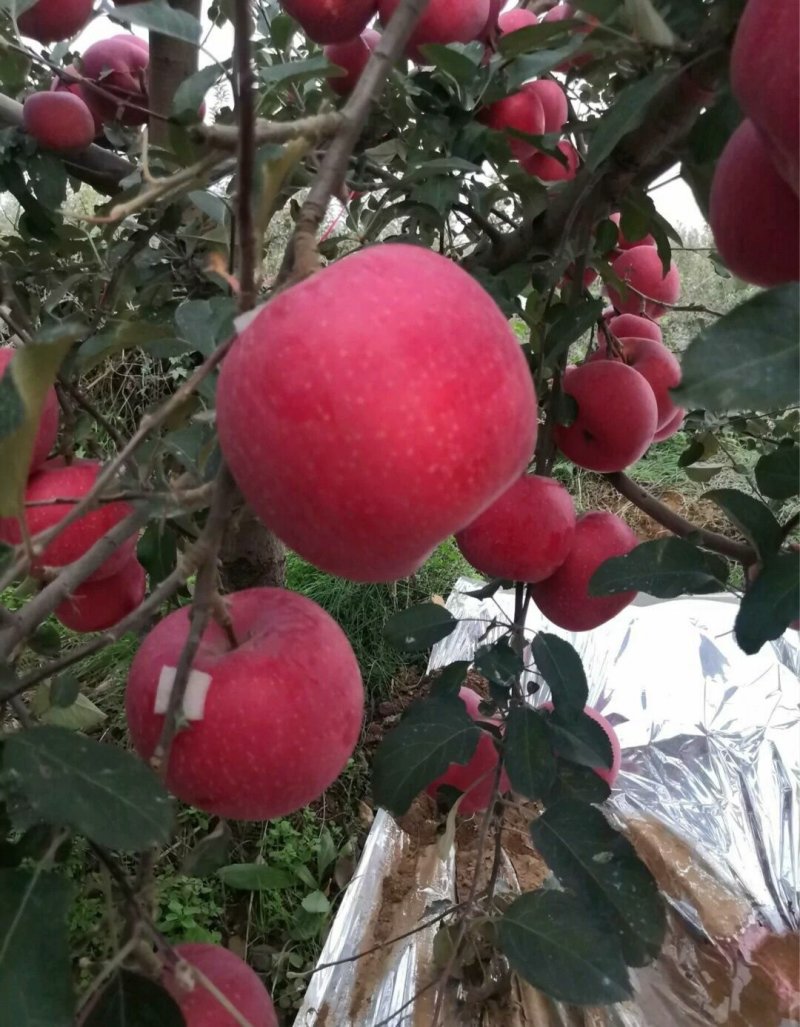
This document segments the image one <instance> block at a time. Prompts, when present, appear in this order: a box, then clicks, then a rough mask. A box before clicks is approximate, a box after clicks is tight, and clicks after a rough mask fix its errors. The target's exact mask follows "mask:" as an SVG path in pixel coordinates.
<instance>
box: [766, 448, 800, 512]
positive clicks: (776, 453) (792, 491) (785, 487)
mask: <svg viewBox="0 0 800 1027" xmlns="http://www.w3.org/2000/svg"><path fill="white" fill-rule="evenodd" d="M756 485H758V487H759V489H760V490H761V492H762V494H763V495H765V496H769V498H770V499H791V498H792V496H796V495H797V493H798V491H800V447H798V446H778V448H777V449H774V450H773V451H772V452H771V453H765V454H764V456H762V457H761V458H760V460H759V461H758V463H757V464H756Z"/></svg>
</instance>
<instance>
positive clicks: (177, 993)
mask: <svg viewBox="0 0 800 1027" xmlns="http://www.w3.org/2000/svg"><path fill="white" fill-rule="evenodd" d="M118 2H119V0H118ZM175 952H176V954H177V955H179V956H180V957H181V959H182V960H183V961H184V962H185V963H188V964H189V966H190V967H195V968H196V969H197V970H199V971H200V973H201V974H203V976H204V977H207V978H208V980H209V981H211V983H212V984H213V985H214V987H216V988H217V989H218V990H219V991H221V992H222V994H223V995H224V996H225V998H226V999H227V1000H228V1001H229V1002H230V1004H231V1005H232V1006H233V1007H234V1009H235V1010H236V1011H237V1013H238V1014H239V1016H240V1018H244V1020H245V1021H246V1022H247V1023H248V1024H249V1025H250V1027H278V1017H277V1015H276V1013H275V1008H274V1006H273V1005H272V1000H271V999H270V997H269V995H268V993H267V990H266V988H265V987H264V985H263V984H262V983H261V979H260V978H259V976H258V974H256V973H255V971H254V970H251V969H250V967H249V966H248V965H247V963H245V962H243V961H242V960H241V959H239V957H238V956H237V955H234V953H233V952H231V950H230V949H224V948H222V947H221V946H219V945H207V944H203V943H201V942H183V943H181V944H180V945H176V946H175ZM161 983H162V984H163V985H164V987H165V988H166V990H167V991H168V992H169V993H170V995H172V997H173V998H174V999H175V1001H176V1002H177V1003H178V1005H179V1006H180V1010H181V1012H182V1013H183V1017H184V1020H185V1021H186V1027H237V1025H238V1024H239V1023H241V1019H239V1020H237V1019H236V1018H235V1017H234V1016H232V1015H231V1013H229V1012H228V1011H227V1010H226V1009H225V1007H224V1006H222V1005H221V1004H220V1002H219V1000H218V999H217V998H215V997H214V995H212V993H211V992H210V991H209V990H208V989H207V988H206V987H204V986H203V984H202V983H201V982H200V981H199V980H197V979H194V981H192V979H191V975H190V974H188V973H185V972H182V971H181V967H180V964H179V965H178V967H177V968H176V969H174V970H173V969H171V968H165V970H164V974H163V976H162V978H161Z"/></svg>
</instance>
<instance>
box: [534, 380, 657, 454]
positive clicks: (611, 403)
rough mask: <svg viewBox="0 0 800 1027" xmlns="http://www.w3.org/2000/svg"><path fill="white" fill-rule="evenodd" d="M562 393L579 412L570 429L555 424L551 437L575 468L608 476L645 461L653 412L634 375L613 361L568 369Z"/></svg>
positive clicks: (653, 425) (642, 383) (654, 424)
mask: <svg viewBox="0 0 800 1027" xmlns="http://www.w3.org/2000/svg"><path fill="white" fill-rule="evenodd" d="M562 390H563V392H565V393H566V394H567V395H568V396H572V398H573V399H574V400H575V402H576V403H577V404H578V412H577V415H576V417H575V420H574V421H573V422H572V424H570V425H564V424H557V425H556V427H555V430H554V435H555V440H556V443H557V444H558V446H559V448H560V449H561V452H562V453H563V454H564V456H566V457H567V458H568V459H569V460H571V461H572V462H573V463H574V464H577V465H578V466H579V467H585V468H587V469H588V470H590V471H600V472H603V473H608V472H610V471H622V470H624V469H625V468H626V467H630V465H631V464H635V463H636V461H637V460H638V459H639V458H640V457H642V456H643V455H644V453H645V451H646V450H647V447H648V446H649V445H650V442H651V441H652V438H653V435H654V434H655V432H656V428H657V426H658V407H657V404H656V398H655V396H654V395H653V390H652V389H651V388H650V386H649V385H648V383H647V381H646V380H645V379H644V378H643V377H642V375H640V374H639V372H638V371H634V369H633V368H632V367H628V365H627V364H623V363H622V362H621V361H617V360H598V361H591V362H589V363H586V364H582V365H581V366H580V367H572V368H569V369H568V370H567V372H566V374H565V375H564V378H563V380H562Z"/></svg>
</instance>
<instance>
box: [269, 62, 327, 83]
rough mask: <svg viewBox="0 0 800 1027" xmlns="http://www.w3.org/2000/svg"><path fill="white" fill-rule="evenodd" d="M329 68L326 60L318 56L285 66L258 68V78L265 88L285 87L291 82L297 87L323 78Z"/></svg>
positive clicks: (273, 65)
mask: <svg viewBox="0 0 800 1027" xmlns="http://www.w3.org/2000/svg"><path fill="white" fill-rule="evenodd" d="M330 68H331V64H330V62H329V61H328V58H327V57H323V56H322V55H320V56H318V57H306V58H305V59H304V60H302V61H296V60H295V61H287V62H286V63H285V64H268V65H266V66H264V67H261V68H259V71H258V77H259V78H260V79H261V81H262V82H263V83H264V85H266V86H287V85H289V84H290V83H291V82H294V83H296V84H298V85H299V84H300V83H301V82H308V81H310V80H311V79H319V78H324V77H325V75H326V74H327V72H328V71H329V70H330Z"/></svg>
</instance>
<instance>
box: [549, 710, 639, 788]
mask: <svg viewBox="0 0 800 1027" xmlns="http://www.w3.org/2000/svg"><path fill="white" fill-rule="evenodd" d="M539 708H540V709H542V710H544V711H545V712H547V713H549V712H550V711H551V710H552V709H553V704H552V703H551V702H546V703H542V705H541V706H540V707H539ZM583 712H584V713H585V714H586V716H587V717H590V718H591V719H592V720H593V721H594V722H595V724H599V725H600V727H601V728H602V729H603V730H604V731H605V733H606V735H607V736H608V740H609V742H611V766H610V767H609V768H608V769H606V768H605V767H593V768H592V769H593V770H594V772H595V774H597V776H598V777H601V778H602V779H603V780H604V781H605V783H606V784H607V785H608V786H609V787H611V786H612V785H613V784H614V782H615V781H616V780H617V778H618V777H619V770H620V767H621V766H622V748H621V746H620V744H619V738H617V732H616V731H615V730H614V728H613V726H612V725H611V723H610V722H609V721H608V720H606V718H605V717H604V716H603V714H602V713H598V712H597V710H596V709H594V707H592V706H584V707H583Z"/></svg>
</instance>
